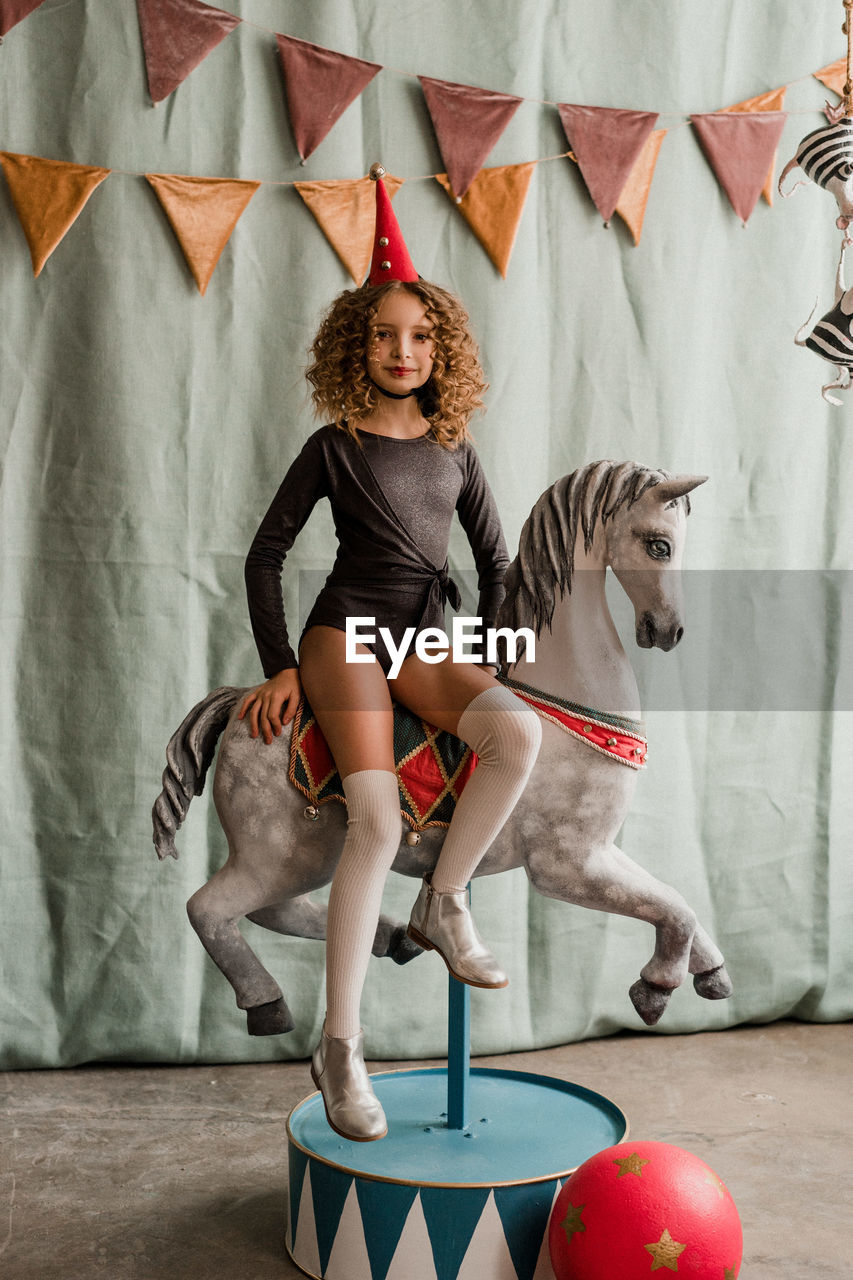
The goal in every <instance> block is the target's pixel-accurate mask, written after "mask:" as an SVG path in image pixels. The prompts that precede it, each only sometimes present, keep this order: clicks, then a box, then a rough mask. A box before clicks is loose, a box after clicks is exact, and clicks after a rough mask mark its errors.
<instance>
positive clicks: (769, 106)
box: [723, 85, 787, 205]
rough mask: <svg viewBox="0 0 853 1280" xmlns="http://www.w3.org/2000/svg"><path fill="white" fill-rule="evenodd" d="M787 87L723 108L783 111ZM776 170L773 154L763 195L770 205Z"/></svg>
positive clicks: (725, 109) (770, 90)
mask: <svg viewBox="0 0 853 1280" xmlns="http://www.w3.org/2000/svg"><path fill="white" fill-rule="evenodd" d="M786 88H787V85H783V86H782V88H781V89H769V90H768V91H767V93H759V94H756V96H755V97H754V98H747V99H746V101H744V102H736V103H735V104H734V106H732V107H723V110H724V111H782V110H784V107H785V90H786ZM775 169H776V152H775V151H774V152H773V159H772V160H771V161H770V172H769V173H768V174H767V181H766V182H765V183H764V186H763V188H762V191H761V194H762V195H763V196H764V199H765V200H766V201H767V203H768V204H770V205H772V203H773V191H774V187H775V185H776V184H775V182H774V177H775Z"/></svg>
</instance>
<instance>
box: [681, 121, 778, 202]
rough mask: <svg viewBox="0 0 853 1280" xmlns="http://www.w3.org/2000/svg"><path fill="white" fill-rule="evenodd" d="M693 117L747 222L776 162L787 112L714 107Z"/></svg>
mask: <svg viewBox="0 0 853 1280" xmlns="http://www.w3.org/2000/svg"><path fill="white" fill-rule="evenodd" d="M690 119H691V120H692V122H693V126H694V128H695V130H696V135H697V137H698V138H699V141H700V143H701V145H702V150H703V151H704V152H705V155H706V157H707V159H708V163H709V164H710V166H711V168H712V169H713V170H714V173H715V174H716V175H717V179H718V181H719V183H720V186H721V187H722V188H723V190H724V191H725V193H726V195H727V196H728V198H729V202H730V203H731V206H732V208H733V209H734V211H735V213H736V214H737V215H738V217H739V218H740V220H741V221H742V222H744V223H746V222H747V221H748V220H749V216H750V214H751V213H752V211H753V209H754V208H755V205H756V202H757V201H758V197H759V196H760V195H761V189H762V187H763V186H764V183H765V181H766V179H767V170H768V167H769V166H770V165H771V164H772V163H773V157H774V155H775V154H776V148H777V146H778V145H779V139H780V138H781V136H782V130H783V129H784V127H785V120H786V119H787V116H786V115H785V112H784V111H743V112H741V111H732V112H727V111H713V112H708V113H705V114H702V115H692V116H691V117H690Z"/></svg>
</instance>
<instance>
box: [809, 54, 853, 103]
mask: <svg viewBox="0 0 853 1280" xmlns="http://www.w3.org/2000/svg"><path fill="white" fill-rule="evenodd" d="M812 75H813V76H814V78H815V80H819V81H820V82H821V84H825V85H826V87H827V89H831V90H832V92H833V93H837V94H838V96H839V98H841V97H843V96H844V81H845V80H846V79H847V56H846V55H845V56H844V57H843V58H838V59H837V60H836V61H835V62H830V63H829V65H828V66H826V67H821V69H820V71H813V72H812Z"/></svg>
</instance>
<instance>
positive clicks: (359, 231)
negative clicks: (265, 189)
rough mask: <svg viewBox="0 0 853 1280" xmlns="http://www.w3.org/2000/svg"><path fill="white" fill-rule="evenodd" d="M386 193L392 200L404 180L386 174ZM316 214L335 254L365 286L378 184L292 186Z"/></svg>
mask: <svg viewBox="0 0 853 1280" xmlns="http://www.w3.org/2000/svg"><path fill="white" fill-rule="evenodd" d="M382 181H383V182H384V183H385V190H386V191H387V192H388V195H389V196H391V197H393V196H395V195H396V193H397V192H398V191H399V189H400V187H402V185H403V179H402V178H395V177H392V175H391V174H390V173H386V175H385V177H384V178H383V179H382ZM293 185H294V186H295V187H296V190H297V191H298V192H299V194H300V196H301V197H302V199H303V200H304V201H305V203H306V205H307V206H308V208H309V209H310V210H311V212H312V213H313V215H314V217H315V218H316V220H317V222H318V223H319V224H320V227H321V228H322V231H323V234H324V236H325V237H326V239H327V240H328V241H329V244H330V245H331V246H332V248H333V249H334V251H335V253H336V254H337V255H338V257H339V258H340V260H341V262H342V263H343V264H344V266H345V267H346V269H347V271H348V272H349V273H350V275H351V276H352V278H353V280H354V281H355V283H356V284H357V285H360V284H362V283H363V282H364V279H365V277H366V275H367V272H368V270H369V269H370V260H371V258H372V256H373V228H374V225H375V223H376V183H375V182H372V181H371V179H370V178H341V179H338V180H335V181H328V182H294V184H293Z"/></svg>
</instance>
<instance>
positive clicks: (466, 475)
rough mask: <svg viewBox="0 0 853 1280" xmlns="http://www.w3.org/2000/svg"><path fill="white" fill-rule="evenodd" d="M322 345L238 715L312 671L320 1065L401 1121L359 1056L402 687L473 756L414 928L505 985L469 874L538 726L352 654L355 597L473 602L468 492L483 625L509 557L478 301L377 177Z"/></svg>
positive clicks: (287, 703) (258, 607)
mask: <svg viewBox="0 0 853 1280" xmlns="http://www.w3.org/2000/svg"><path fill="white" fill-rule="evenodd" d="M371 176H374V174H373V173H371ZM312 355H313V364H312V365H311V366H310V368H309V370H308V379H309V381H310V382H311V384H312V386H313V393H312V396H313V400H314V403H315V406H316V409H317V411H318V413H322V414H324V415H325V416H326V417H327V419H331V421H332V425H330V426H325V427H322V428H321V429H320V430H319V431H317V432H315V434H314V435H312V436H311V437H310V439H309V440H308V442H307V444H306V445H305V447H304V449H303V450H302V452H301V454H300V455H299V457H298V458H297V459H296V461H295V462H294V463H293V465H292V467H291V468H290V470H289V471H288V473H287V475H286V476H285V479H284V481H283V483H282V485H281V488H280V489H279V491H278V493H277V495H276V497H275V499H274V500H273V503H272V506H271V507H270V509H269V511H268V512H267V514H266V516H265V517H264V520H263V523H262V524H261V527H260V529H259V530H258V533H257V535H256V537H255V540H254V542H253V543H252V547H251V549H250V551H249V555H248V558H247V561H246V582H247V590H248V598H249V611H250V616H251V621H252V627H253V631H254V635H255V639H256V641H257V645H258V650H259V653H260V657H261V661H262V664H263V669H264V674H265V676H267V677H268V678H267V680H266V682H265V683H264V684H262V685H260V686H259V687H258V688H257V689H255V690H253V691H252V692H251V693H250V694H249V695H248V696H247V697H246V699H245V700H244V702H243V705H242V707H241V710H240V716H241V718H243V717H245V716H248V719H249V724H250V726H251V733H252V736H253V737H257V736H258V735H261V736H262V737H263V739H264V741H265V742H267V743H269V742H271V741H272V739H273V736H277V735H279V734H280V733H281V732H282V727H283V726H284V725H286V724H288V723H289V722H290V720H291V719H292V718H293V716H294V714H295V711H296V708H297V705H298V702H299V698H300V694H301V691H302V689H304V691H305V694H306V697H307V698H308V701H309V702H310V704H311V707H312V709H313V711H314V713H315V715H316V717H317V720H318V722H319V725H320V727H321V728H322V730H323V733H324V735H325V737H326V740H327V742H328V745H329V749H330V750H331V752H332V755H333V757H334V759H335V763H336V765H337V767H338V771H339V773H340V775H341V778H342V781H343V789H344V793H345V796H346V801H347V835H346V840H345V843H344V847H343V851H342V854H341V860H340V863H339V865H338V869H337V872H336V874H335V877H334V880H333V883H332V888H331V894H330V898H329V913H328V924H327V942H326V1020H325V1024H324V1028H323V1033H322V1037H321V1040H320V1044H319V1045H318V1046H317V1049H316V1050H315V1052H314V1055H313V1059H312V1064H311V1072H312V1076H313V1078H314V1082H315V1084H316V1085H317V1087H318V1088H319V1089H320V1091H321V1093H322V1096H323V1101H324V1104H325V1109H326V1116H327V1119H328V1121H329V1123H330V1125H331V1126H332V1128H333V1129H335V1130H336V1131H337V1132H338V1133H340V1134H341V1135H342V1136H344V1137H346V1138H350V1139H352V1140H354V1141H364V1142H366V1141H371V1140H373V1139H376V1138H381V1137H383V1136H384V1135H385V1133H386V1132H387V1125H386V1121H385V1116H384V1113H383V1111H382V1107H381V1105H380V1103H379V1101H378V1099H377V1098H376V1095H375V1094H374V1092H373V1088H372V1086H371V1083H370V1079H369V1077H368V1074H367V1070H366V1068H365V1065H364V1059H363V1053H362V1049H363V1032H362V1030H361V1021H360V1016H359V1005H360V998H361V990H362V986H363V984H364V978H365V974H366V970H367V962H368V959H369V957H370V954H371V947H372V944H373V938H374V934H375V931H376V925H377V921H378V917H379V910H380V901H381V896H382V889H383V885H384V882H385V879H386V877H387V874H388V871H389V870H390V867H391V864H392V862H393V861H394V857H395V855H396V853H397V849H398V847H399V843H400V837H401V817H400V805H399V796H398V790H397V779H396V776H395V773H394V751H393V725H392V716H393V713H392V707H391V701H392V699H394V700H396V701H398V702H400V703H402V704H403V705H405V706H406V707H408V708H410V710H412V711H413V712H414V713H415V714H416V715H418V716H421V717H423V718H424V719H425V720H427V721H429V722H430V723H431V724H434V725H437V726H439V727H440V728H442V729H446V730H449V731H450V732H451V733H454V734H457V735H458V736H459V737H460V738H462V739H463V741H465V742H466V743H468V744H469V745H470V746H471V747H472V749H473V750H474V751H475V752H476V753H477V755H478V757H479V762H478V765H477V768H476V770H475V771H474V773H473V775H472V777H471V779H470V780H469V782H468V784H467V786H466V788H465V791H464V793H463V794H462V796H461V797H460V800H459V802H458V804H457V807H456V811H455V814H454V817H453V820H452V822H451V824H450V827H449V830H448V833H447V836H446V838H445V842H444V845H443V848H442V851H441V856H440V857H439V860H438V863H437V865H436V867H435V870H434V872H433V873H432V876H431V877H429V876H428V877H427V878H426V879H425V881H424V884H423V885H422V887H421V892H420V894H419V896H418V899H417V902H416V903H415V906H414V909H413V913H412V918H411V922H410V925H409V933H410V936H411V937H412V938H413V939H414V940H415V941H417V942H418V943H419V944H420V945H421V946H423V947H425V948H427V949H435V950H436V951H438V952H439V954H440V955H441V956H442V958H443V959H444V961H445V963H446V964H447V967H448V969H449V970H450V972H451V973H452V974H453V975H454V976H455V977H456V978H458V979H459V980H460V981H462V982H468V983H470V984H472V985H474V986H480V987H503V986H505V985H506V983H507V977H506V975H505V974H504V973H503V971H502V970H501V968H500V966H499V965H498V963H497V961H496V960H495V958H494V956H493V955H492V954H491V952H490V951H489V949H488V948H487V947H486V946H485V944H484V943H483V941H482V939H481V938H480V936H479V934H478V932H477V929H476V927H475V925H474V922H473V920H472V919H471V916H470V913H469V910H468V905H467V893H466V886H467V884H468V881H469V879H470V878H471V876H472V875H473V873H474V871H475V869H476V867H477V864H478V863H479V861H480V859H481V858H482V856H483V854H484V853H485V851H486V850H487V848H488V847H489V845H490V844H491V843H492V841H493V840H494V838H495V836H496V835H497V834H498V832H499V831H500V829H501V827H502V826H503V824H504V822H505V821H506V818H507V817H508V815H509V814H510V812H511V811H512V808H513V806H514V805H515V802H516V800H517V799H518V796H519V795H520V793H521V791H522V789H523V787H524V784H525V782H526V780H527V776H528V774H529V772H530V769H531V768H532V766H533V763H534V761H535V758H536V754H537V751H538V748H539V741H540V728H539V721H538V719H537V717H536V715H535V713H534V712H532V711H531V710H530V709H529V708H528V707H527V706H526V705H525V704H524V703H522V702H521V701H520V700H518V699H517V698H515V697H514V696H513V694H511V693H510V692H509V691H508V690H506V689H504V688H503V687H502V686H501V685H500V684H498V682H497V681H496V679H495V676H494V672H493V671H492V670H491V668H485V667H480V666H476V665H472V664H471V663H462V662H458V663H455V662H452V661H451V660H450V659H449V657H448V658H446V659H445V660H444V661H443V662H441V663H439V664H428V663H426V662H424V661H422V660H421V658H420V657H418V655H417V654H416V653H414V652H411V651H410V652H408V655H407V656H406V658H405V660H404V661H403V663H402V666H401V667H400V668H399V671H398V673H397V674H396V677H395V678H393V679H391V678H389V674H388V673H389V672H390V670H391V665H392V664H391V657H390V655H389V653H388V649H387V647H386V646H385V644H384V643H383V642H382V640H381V639H379V638H377V641H376V644H375V646H372V647H371V648H370V649H369V648H367V646H366V645H365V644H358V645H357V646H356V652H355V655H353V654H352V653H350V660H348V658H347V637H346V635H345V628H346V620H347V618H348V617H358V618H360V619H362V620H364V619H373V623H372V624H371V627H370V631H371V633H372V634H375V635H376V636H377V637H379V629H380V628H383V627H384V628H387V629H388V631H389V633H390V635H391V636H392V637H393V644H394V646H395V648H397V647H399V645H400V643H401V639H402V637H403V634H404V632H405V631H406V628H407V627H414V628H415V630H416V632H418V631H421V630H423V629H424V628H427V627H435V626H439V627H441V626H443V622H444V605H445V602H446V601H449V602H450V603H451V604H452V605H453V607H454V608H458V607H459V604H460V598H459V592H458V588H457V587H456V584H455V583H454V582H453V581H452V579H451V578H450V577H449V576H448V567H447V547H448V539H449V531H450V524H451V520H452V517H453V513H454V510H455V511H456V512H458V514H459V518H460V521H461V523H462V525H463V527H464V529H465V531H466V533H467V535H468V539H469V541H470V543H471V547H472V549H473V553H474V558H475V562H476V565H477V570H478V577H479V590H480V601H479V613H480V616H481V618H482V620H483V626H484V627H487V626H491V625H493V624H494V620H495V616H496V613H497V610H498V607H499V605H500V602H501V599H502V596H503V586H502V584H503V577H504V573H505V570H506V567H507V564H508V557H507V553H506V548H505V545H504V540H503V535H502V533H501V528H500V522H499V519H498V514H497V510H496V507H495V502H494V499H493V497H492V494H491V492H490V490H489V487H488V485H487V483H486V480H485V478H484V476H483V473H482V469H481V467H480V464H479V461H478V459H477V456H476V454H475V453H474V451H473V449H472V447H471V445H470V444H469V443H468V419H469V418H470V416H471V414H472V412H473V411H474V410H475V409H477V408H479V407H481V401H480V393H481V392H482V391H483V390H484V387H485V383H484V381H483V377H482V371H481V369H480V366H479V362H478V359H477V353H476V346H475V344H474V341H473V339H472V337H471V335H470V333H469V331H468V327H467V316H466V314H465V312H464V310H463V309H462V307H461V305H460V304H459V302H458V301H457V300H456V299H455V298H453V297H452V296H451V295H450V294H448V293H447V292H445V290H443V289H441V288H439V287H438V286H436V285H432V284H428V283H426V282H425V281H422V280H420V279H419V277H418V276H417V273H416V272H415V270H414V268H413V267H412V265H411V262H410V260H409V258H408V253H407V251H406V249H405V245H404V244H403V242H402V238H401V237H400V233H399V228H398V227H397V223H396V219H395V218H394V215H393V213H392V212H391V207H390V201H389V199H388V197H387V194H386V192H385V188H384V185H383V184H382V182H381V178H380V179H379V180H378V181H377V235H376V246H375V251H374V263H373V267H372V269H371V273H370V277H369V278H368V281H367V283H366V284H365V285H364V286H362V287H361V288H360V289H355V290H348V291H346V292H345V293H343V294H342V295H341V296H340V297H339V298H338V299H337V300H336V301H335V302H334V303H333V304H332V307H331V308H330V310H329V312H328V314H327V315H326V318H325V319H324V321H323V323H322V324H321V326H320V330H319V332H318V334H317V337H316V339H315V340H314V343H313V346H312ZM323 497H326V498H328V499H329V501H330V503H331V507H332V513H333V516H334V520H335V530H336V533H337V536H338V541H339V546H338V551H337V557H336V559H335V563H334V567H333V569H332V571H331V573H330V575H329V577H328V578H327V580H326V584H325V586H324V587H323V589H322V591H321V592H320V595H319V597H318V598H317V600H316V602H315V604H314V607H313V609H312V610H311V613H310V615H309V617H308V620H307V623H306V626H305V629H304V631H303V633H302V637H301V639H300V643H299V657H298V662H297V657H296V654H295V653H294V651H293V649H292V648H291V646H290V643H289V640H288V635H287V630H286V626H285V621H284V612H283V608H282V592H281V569H282V564H283V562H284V557H285V555H286V553H287V551H288V550H289V548H290V547H291V545H292V543H293V541H294V538H295V537H296V535H297V533H298V532H299V530H300V529H301V528H302V526H303V524H304V523H305V521H306V520H307V518H308V515H309V514H310V512H311V510H312V508H313V507H314V505H315V503H316V502H317V501H318V500H319V499H320V498H323ZM365 625H366V624H365V623H364V621H362V626H365ZM410 648H411V646H410Z"/></svg>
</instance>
